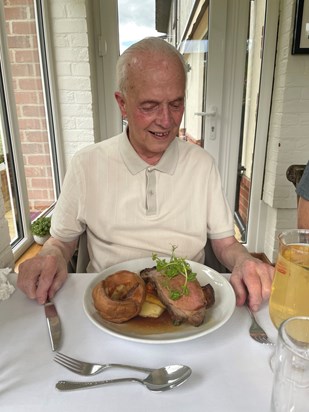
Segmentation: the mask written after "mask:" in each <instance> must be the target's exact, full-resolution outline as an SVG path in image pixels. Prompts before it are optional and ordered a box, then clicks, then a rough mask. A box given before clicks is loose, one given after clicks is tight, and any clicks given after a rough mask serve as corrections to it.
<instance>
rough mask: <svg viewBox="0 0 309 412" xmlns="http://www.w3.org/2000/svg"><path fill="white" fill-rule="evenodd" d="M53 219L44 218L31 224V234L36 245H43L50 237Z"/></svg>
mask: <svg viewBox="0 0 309 412" xmlns="http://www.w3.org/2000/svg"><path fill="white" fill-rule="evenodd" d="M50 224H51V217H49V216H42V217H39V218H38V219H36V220H35V221H34V222H32V223H31V233H32V234H33V238H34V240H35V242H36V243H38V244H39V245H43V244H44V243H45V242H46V240H47V239H48V238H49V237H50V233H49V229H50Z"/></svg>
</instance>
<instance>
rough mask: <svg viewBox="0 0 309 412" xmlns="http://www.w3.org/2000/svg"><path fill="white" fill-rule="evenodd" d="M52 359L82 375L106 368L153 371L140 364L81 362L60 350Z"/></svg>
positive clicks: (93, 373)
mask: <svg viewBox="0 0 309 412" xmlns="http://www.w3.org/2000/svg"><path fill="white" fill-rule="evenodd" d="M54 361H55V362H57V363H59V365H61V366H64V367H65V368H67V369H69V370H70V371H71V372H74V373H77V374H79V375H83V376H92V375H97V374H98V373H100V372H102V371H104V370H105V369H108V368H125V369H131V370H136V371H140V372H152V371H153V369H149V368H143V367H141V366H133V365H122V364H119V363H107V364H105V365H101V364H98V363H89V362H83V361H80V360H78V359H74V358H71V357H70V356H67V355H64V354H63V353H60V352H57V354H56V356H55V358H54Z"/></svg>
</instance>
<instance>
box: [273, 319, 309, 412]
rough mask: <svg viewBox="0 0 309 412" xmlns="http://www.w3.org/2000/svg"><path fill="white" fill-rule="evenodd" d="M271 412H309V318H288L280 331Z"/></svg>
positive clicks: (275, 359) (275, 360)
mask: <svg viewBox="0 0 309 412" xmlns="http://www.w3.org/2000/svg"><path fill="white" fill-rule="evenodd" d="M271 411H272V412H306V411H309V317H306V316H297V317H293V318H289V319H287V320H286V321H284V322H283V323H282V324H281V325H280V327H279V332H278V340H277V344H276V352H275V358H274V381H273V389H272V399H271Z"/></svg>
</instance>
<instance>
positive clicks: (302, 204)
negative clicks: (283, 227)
mask: <svg viewBox="0 0 309 412" xmlns="http://www.w3.org/2000/svg"><path fill="white" fill-rule="evenodd" d="M296 193H297V195H298V197H299V199H298V205H297V227H298V228H299V229H309V161H308V163H307V166H306V168H305V170H304V172H303V175H302V178H301V179H300V181H299V183H298V185H297V187H296Z"/></svg>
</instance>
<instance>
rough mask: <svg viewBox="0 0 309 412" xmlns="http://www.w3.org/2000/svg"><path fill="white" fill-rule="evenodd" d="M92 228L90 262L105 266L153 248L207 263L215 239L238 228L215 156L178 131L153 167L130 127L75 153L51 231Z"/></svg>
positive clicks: (63, 236) (65, 235)
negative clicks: (206, 252) (178, 135)
mask: <svg viewBox="0 0 309 412" xmlns="http://www.w3.org/2000/svg"><path fill="white" fill-rule="evenodd" d="M85 230H86V231H87V238H88V250H89V255H90V264H89V266H88V272H99V271H101V270H103V269H105V268H107V267H109V266H111V265H114V264H116V263H119V262H123V261H126V260H131V259H137V258H141V257H150V256H151V255H152V253H153V252H155V253H158V254H159V255H166V256H169V255H170V253H171V250H172V247H171V245H177V250H176V255H177V256H182V257H184V258H187V259H189V260H194V261H197V262H201V263H204V247H205V244H206V241H207V237H208V238H213V239H219V238H224V237H227V236H232V235H234V226H233V215H232V213H231V211H230V209H229V206H228V203H227V200H226V198H225V196H224V194H223V191H222V188H221V180H220V176H219V173H218V170H217V168H216V166H215V163H214V160H213V158H212V157H211V156H210V155H209V154H208V153H207V152H206V151H205V150H204V149H202V148H200V147H198V146H196V145H193V144H190V143H187V142H184V141H181V140H179V139H178V138H176V139H175V140H174V141H173V142H172V143H171V144H170V146H169V147H168V149H167V150H166V152H165V153H164V155H163V156H162V158H161V160H160V162H159V163H158V164H157V165H155V166H151V165H149V164H147V163H146V162H144V161H143V160H142V159H141V158H140V157H139V156H138V155H137V153H136V152H135V150H134V149H133V147H132V146H131V144H130V142H129V139H128V138H127V135H126V132H123V133H122V134H120V135H118V136H115V137H112V138H110V139H107V140H104V141H103V142H100V143H96V144H94V145H91V146H88V147H87V148H85V149H83V150H81V151H80V152H78V153H77V154H76V155H75V156H74V157H73V160H72V162H71V164H70V167H69V169H68V172H67V174H66V177H65V180H64V184H63V187H62V191H61V195H60V197H59V200H58V202H57V206H56V208H55V211H54V214H53V218H52V227H51V234H52V236H53V237H55V238H56V239H59V240H62V241H64V242H68V241H71V240H74V239H76V238H78V236H79V235H80V234H81V233H82V232H83V231H85Z"/></svg>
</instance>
